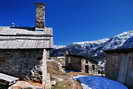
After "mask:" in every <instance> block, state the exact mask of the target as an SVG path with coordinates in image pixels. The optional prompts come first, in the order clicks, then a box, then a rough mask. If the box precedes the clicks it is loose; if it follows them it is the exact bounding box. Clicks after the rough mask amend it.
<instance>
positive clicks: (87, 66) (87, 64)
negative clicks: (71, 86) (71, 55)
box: [81, 59, 98, 74]
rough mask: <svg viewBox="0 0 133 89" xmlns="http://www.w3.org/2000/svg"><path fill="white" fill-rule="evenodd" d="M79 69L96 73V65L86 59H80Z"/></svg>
mask: <svg viewBox="0 0 133 89" xmlns="http://www.w3.org/2000/svg"><path fill="white" fill-rule="evenodd" d="M81 65H82V68H81V71H82V72H84V73H89V74H98V65H97V64H95V63H93V62H91V61H89V60H86V59H82V60H81Z"/></svg>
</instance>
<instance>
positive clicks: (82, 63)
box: [65, 53, 98, 75]
mask: <svg viewBox="0 0 133 89" xmlns="http://www.w3.org/2000/svg"><path fill="white" fill-rule="evenodd" d="M65 69H66V70H72V71H77V72H83V73H89V74H94V75H95V74H98V63H97V61H95V60H93V59H91V58H87V57H84V56H81V55H74V54H70V53H69V54H66V55H65Z"/></svg>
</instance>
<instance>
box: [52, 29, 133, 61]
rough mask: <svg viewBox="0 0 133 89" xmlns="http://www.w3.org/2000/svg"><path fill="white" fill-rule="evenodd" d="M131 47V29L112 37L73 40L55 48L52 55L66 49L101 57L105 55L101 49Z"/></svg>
mask: <svg viewBox="0 0 133 89" xmlns="http://www.w3.org/2000/svg"><path fill="white" fill-rule="evenodd" d="M129 46H130V48H131V47H132V48H133V31H128V32H123V33H121V34H118V35H115V36H113V37H112V38H106V39H101V40H96V41H84V42H73V43H72V44H70V45H67V46H65V47H63V48H59V49H55V50H54V51H53V52H52V53H53V54H54V56H56V55H57V56H58V55H59V54H61V55H63V54H64V53H65V51H66V50H69V51H70V52H71V53H73V54H76V55H83V56H87V57H90V56H91V57H98V58H100V59H103V57H104V56H105V54H104V52H103V50H108V49H116V48H127V47H129Z"/></svg>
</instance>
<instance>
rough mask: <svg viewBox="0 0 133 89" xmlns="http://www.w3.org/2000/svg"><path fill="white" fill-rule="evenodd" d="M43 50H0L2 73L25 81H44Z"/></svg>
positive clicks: (0, 70) (0, 68) (0, 69)
mask: <svg viewBox="0 0 133 89" xmlns="http://www.w3.org/2000/svg"><path fill="white" fill-rule="evenodd" d="M42 54H43V50H41V49H37V50H36V49H27V50H0V72H1V73H5V74H9V75H12V76H16V77H19V78H20V79H24V80H34V81H41V80H42V77H41V75H42V72H41V68H40V66H41V64H42V63H41V62H42V61H41V60H42Z"/></svg>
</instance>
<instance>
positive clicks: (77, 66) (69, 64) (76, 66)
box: [65, 56, 81, 71]
mask: <svg viewBox="0 0 133 89" xmlns="http://www.w3.org/2000/svg"><path fill="white" fill-rule="evenodd" d="M65 66H66V69H68V70H75V71H81V58H80V57H74V56H66V59H65Z"/></svg>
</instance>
